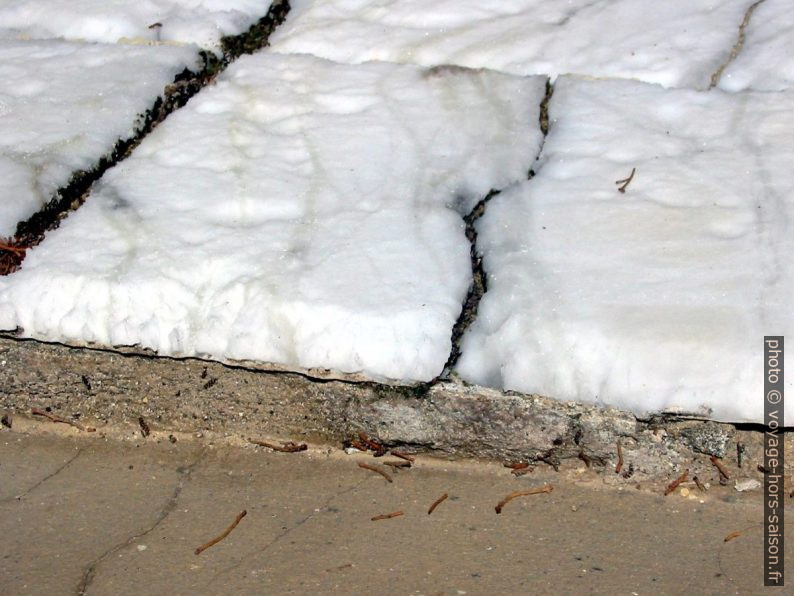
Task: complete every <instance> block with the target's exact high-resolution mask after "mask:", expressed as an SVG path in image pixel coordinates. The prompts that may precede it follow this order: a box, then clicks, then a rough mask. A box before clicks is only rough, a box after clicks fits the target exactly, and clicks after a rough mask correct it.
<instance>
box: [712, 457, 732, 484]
mask: <svg viewBox="0 0 794 596" xmlns="http://www.w3.org/2000/svg"><path fill="white" fill-rule="evenodd" d="M709 459H710V460H711V463H712V464H714V467H715V468H717V470H719V473H720V476H722V477H723V478H724V479H725V480H730V478H731V475H730V474H729V473H728V469H727V468H726V467H725V465H724V464H723V463H722V461H721V460H720V458H718V457H717V456H715V455H712V456H709Z"/></svg>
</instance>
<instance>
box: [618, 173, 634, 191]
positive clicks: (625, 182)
mask: <svg viewBox="0 0 794 596" xmlns="http://www.w3.org/2000/svg"><path fill="white" fill-rule="evenodd" d="M636 171H637V168H631V174H629V177H628V178H622V179H621V180H615V184H620V186H619V187H618V192H626V188H627V187H628V185H629V184H630V183H631V181H632V180H634V173H635V172H636Z"/></svg>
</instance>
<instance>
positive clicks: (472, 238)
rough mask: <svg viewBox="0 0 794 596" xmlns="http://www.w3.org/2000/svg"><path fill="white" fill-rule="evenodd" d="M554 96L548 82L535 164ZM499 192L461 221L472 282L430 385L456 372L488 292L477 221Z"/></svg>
mask: <svg viewBox="0 0 794 596" xmlns="http://www.w3.org/2000/svg"><path fill="white" fill-rule="evenodd" d="M553 93H554V86H553V85H552V83H551V80H549V79H547V80H546V93H545V95H544V96H543V99H542V100H541V102H540V114H539V117H538V125H539V126H540V130H541V132H542V133H543V139H542V141H541V144H540V148H539V149H538V154H537V156H536V157H535V161H536V162H537V161H538V159H540V156H541V154H542V153H543V147H544V145H545V143H546V136H547V135H548V133H549V102H550V101H551V97H552V95H553ZM535 173H536V172H535V169H534V168H530V169H529V171H528V172H527V179H528V180H531V179H532V178H534V176H535ZM500 192H501V190H495V189H492V190H491V191H490V192H489V193H488V194H487V195H485V197H483V198H482V199H481V200H480V201H479V202H478V203H477V204H476V205H475V206H474V207H473V208H472V209H471V211H469V213H468V214H467V215H465V216H464V217H463V222H464V223H465V224H466V239H467V240H468V241H469V246H470V248H469V258H470V262H471V280H472V281H471V284H470V285H469V290H468V292H467V294H466V300H465V301H464V303H463V308H462V309H461V312H460V315H459V316H458V320H457V321H455V325H454V326H453V328H452V348H451V350H450V353H449V357H448V358H447V362H446V364H445V365H444V370H443V371H442V373H441V374H440V375H439V376H438V377H437V378H436V379H434V380H433V381H432V382H431V384H433V383H435V382H437V381H443V380H447V379H448V378H449V375H450V374H451V373H452V370H453V369H454V368H455V365H456V364H457V362H458V359H459V358H460V355H461V342H462V340H463V335H464V334H465V333H466V330H467V329H468V328H469V327H470V326H471V324H472V323H474V321H475V320H476V319H477V312H478V309H479V306H480V301H481V300H482V297H483V296H484V295H485V292H487V291H488V275H487V273H486V271H485V266H484V265H483V255H482V252H481V251H480V250H479V248H478V246H477V221H479V219H480V218H481V217H483V215H485V210H486V208H487V206H488V203H489V202H490V201H491V199H493V198H494V197H495V196H497V195H498V194H499V193H500Z"/></svg>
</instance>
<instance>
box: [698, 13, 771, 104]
mask: <svg viewBox="0 0 794 596" xmlns="http://www.w3.org/2000/svg"><path fill="white" fill-rule="evenodd" d="M765 1H766V0H756V1H755V2H753V3H752V4H751V5H750V6H749V7H748V8H747V11H746V12H745V13H744V18H743V19H742V22H741V24H740V25H739V35H738V37H737V38H736V43H734V44H733V47H732V48H731V53H730V55H729V56H728V59H727V60H726V61H725V62H724V63H723V64H722V65H721V66H720V67H719V68H718V69H717V70H716V71H715V72H714V73H713V74H712V75H711V82H710V83H709V86H708V88H709V89H714V87H716V86H717V85H718V84H719V82H720V79H721V78H722V73H723V72H725V69H726V68H728V66H730V64H731V63H732V62H733V61H734V60H736V57H737V56H738V55H739V53H740V52H741V51H742V48H743V47H744V39H745V30H746V29H747V26H748V25H749V24H750V19H751V18H752V17H753V13H754V12H755V9H756V8H758V6H760V5H761V4H763V3H764V2H765Z"/></svg>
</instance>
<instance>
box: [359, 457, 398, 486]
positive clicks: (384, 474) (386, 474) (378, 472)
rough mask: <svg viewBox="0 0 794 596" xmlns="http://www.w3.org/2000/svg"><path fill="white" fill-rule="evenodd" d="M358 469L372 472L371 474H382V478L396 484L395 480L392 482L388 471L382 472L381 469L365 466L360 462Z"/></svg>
mask: <svg viewBox="0 0 794 596" xmlns="http://www.w3.org/2000/svg"><path fill="white" fill-rule="evenodd" d="M358 467H359V468H363V469H365V470H370V471H371V472H375V473H376V474H380V475H381V476H383V477H384V478H385V479H386V480H388V481H389V482H394V480H392V478H391V476H389V474H388V473H387V472H386V471H384V470H381V469H380V468H376V467H375V466H371V465H369V464H365V463H363V462H359V464H358Z"/></svg>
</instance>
